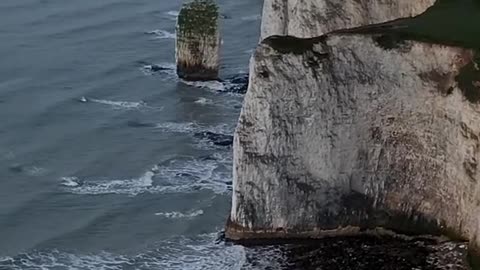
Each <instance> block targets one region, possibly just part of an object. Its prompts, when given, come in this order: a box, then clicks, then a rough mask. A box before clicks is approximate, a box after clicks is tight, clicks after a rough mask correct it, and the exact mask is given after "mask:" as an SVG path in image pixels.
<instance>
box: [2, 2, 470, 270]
mask: <svg viewBox="0 0 480 270" xmlns="http://www.w3.org/2000/svg"><path fill="white" fill-rule="evenodd" d="M218 2H219V4H220V10H221V13H222V15H223V16H222V17H224V19H222V22H221V24H222V32H223V49H222V66H221V77H222V78H229V77H231V76H237V75H239V74H245V73H247V72H248V62H249V58H250V56H251V54H252V51H253V49H254V48H255V46H256V44H257V43H258V39H259V32H260V19H261V17H260V15H261V7H262V5H263V1H260V0H241V1H240V0H219V1H218ZM458 3H461V4H457V2H456V1H449V0H441V1H439V4H438V5H437V6H436V7H435V8H434V9H433V11H434V12H433V13H429V14H427V15H425V16H421V17H420V19H419V20H418V21H416V22H414V23H413V26H412V29H414V30H415V31H418V32H420V33H422V35H424V34H425V33H433V36H434V38H435V39H448V40H450V41H452V42H455V43H461V44H463V43H465V42H464V40H465V39H467V41H468V42H470V43H469V44H472V42H473V45H472V47H475V48H480V47H479V46H480V41H479V39H478V37H480V33H479V30H478V29H479V28H478V27H476V26H478V25H479V24H477V23H476V20H475V18H479V17H478V16H477V15H479V14H480V12H479V10H480V8H479V5H478V1H477V2H475V1H470V0H463V1H458ZM181 5H182V0H77V1H73V0H0V270H70V269H72V270H77V269H78V270H97V269H98V270H124V269H126V270H134V269H135V270H150V269H153V270H156V269H159V270H192V269H193V270H236V269H245V270H262V269H263V270H277V269H325V270H330V269H341V270H347V269H372V270H373V269H396V268H382V267H381V266H380V268H379V265H386V264H387V263H388V265H390V266H391V265H396V266H398V269H424V268H418V266H419V265H425V262H426V261H427V260H428V259H427V255H428V253H429V252H431V249H429V248H425V245H424V244H422V243H420V244H418V243H414V244H412V243H407V244H405V243H397V242H395V241H393V240H387V241H383V242H382V241H380V242H379V240H375V239H360V240H351V239H350V240H349V239H339V240H335V241H333V240H332V241H330V240H327V241H326V242H325V241H324V242H322V243H320V244H318V245H320V248H313V249H312V248H305V247H303V246H297V247H294V248H293V249H286V248H285V247H281V246H270V247H268V246H266V247H243V246H239V245H233V244H229V243H225V242H223V241H222V240H221V238H222V237H221V235H222V233H221V232H222V230H223V228H224V225H225V222H226V219H227V217H228V213H229V210H230V198H231V192H232V191H231V187H232V173H231V171H232V149H231V147H230V146H228V145H227V146H224V145H217V144H215V141H212V140H211V138H209V137H208V136H206V137H205V136H202V134H220V135H225V136H229V135H232V134H233V131H234V128H235V125H236V122H237V118H238V115H239V113H240V109H241V106H242V101H243V95H242V94H238V93H231V92H229V91H228V89H229V87H231V86H232V84H233V83H232V82H229V81H228V80H226V81H224V82H201V83H200V82H194V83H191V82H190V83H187V82H184V81H182V80H180V79H178V78H177V76H176V74H175V69H174V68H175V63H174V61H175V60H174V59H175V57H174V52H175V48H174V42H175V23H176V16H177V15H178V11H179V9H180V7H181ZM467 11H470V13H468V14H470V15H467V13H466V12H467ZM472 11H475V12H476V13H475V12H473V13H472ZM446 18H448V19H446ZM471 26H474V27H471ZM468 42H467V43H468ZM155 67H156V68H155ZM158 69H160V70H158ZM425 269H427V268H425ZM428 269H431V268H428ZM432 269H433V268H432ZM455 269H456V268H455ZM458 269H463V268H458Z"/></svg>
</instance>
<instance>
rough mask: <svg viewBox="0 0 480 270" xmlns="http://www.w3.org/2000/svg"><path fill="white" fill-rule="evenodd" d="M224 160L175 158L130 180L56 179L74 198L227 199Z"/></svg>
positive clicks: (227, 176) (228, 178)
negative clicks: (200, 194) (210, 195)
mask: <svg viewBox="0 0 480 270" xmlns="http://www.w3.org/2000/svg"><path fill="white" fill-rule="evenodd" d="M224 162H225V161H224V160H217V159H216V157H215V156H213V157H212V158H198V159H197V158H193V157H191V158H179V159H174V160H171V161H169V162H167V163H165V164H161V165H156V166H155V167H153V168H152V169H150V170H148V171H147V172H145V173H144V174H143V175H142V176H140V177H139V178H134V179H107V180H105V179H80V178H78V177H63V178H61V179H60V181H61V185H62V186H63V187H64V189H65V191H67V192H70V193H73V194H78V195H107V194H119V195H129V196H137V195H139V194H143V193H151V194H171V193H193V192H197V191H199V190H210V191H212V192H214V193H216V194H223V195H227V194H229V193H230V190H231V178H232V175H231V171H230V170H229V169H226V166H225V164H224Z"/></svg>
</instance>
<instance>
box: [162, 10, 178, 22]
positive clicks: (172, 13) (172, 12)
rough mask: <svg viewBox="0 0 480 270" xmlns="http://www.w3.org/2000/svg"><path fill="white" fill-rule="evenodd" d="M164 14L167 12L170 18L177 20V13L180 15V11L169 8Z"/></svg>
mask: <svg viewBox="0 0 480 270" xmlns="http://www.w3.org/2000/svg"><path fill="white" fill-rule="evenodd" d="M165 14H167V15H168V16H169V18H170V19H171V20H177V17H178V15H180V12H178V11H176V10H171V11H168V12H166V13H165Z"/></svg>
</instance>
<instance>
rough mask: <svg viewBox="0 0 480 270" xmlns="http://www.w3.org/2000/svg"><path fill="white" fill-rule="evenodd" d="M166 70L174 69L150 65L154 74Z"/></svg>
mask: <svg viewBox="0 0 480 270" xmlns="http://www.w3.org/2000/svg"><path fill="white" fill-rule="evenodd" d="M165 70H172V69H171V68H168V67H162V66H159V65H150V71H152V72H159V71H165Z"/></svg>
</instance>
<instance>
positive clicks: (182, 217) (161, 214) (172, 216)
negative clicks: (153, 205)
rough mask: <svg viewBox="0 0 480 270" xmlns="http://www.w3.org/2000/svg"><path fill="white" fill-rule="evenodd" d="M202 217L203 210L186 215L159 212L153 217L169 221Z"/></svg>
mask: <svg viewBox="0 0 480 270" xmlns="http://www.w3.org/2000/svg"><path fill="white" fill-rule="evenodd" d="M201 215H203V210H196V211H191V212H188V213H181V212H159V213H155V216H160V217H164V218H170V219H192V218H195V217H198V216H201Z"/></svg>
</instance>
